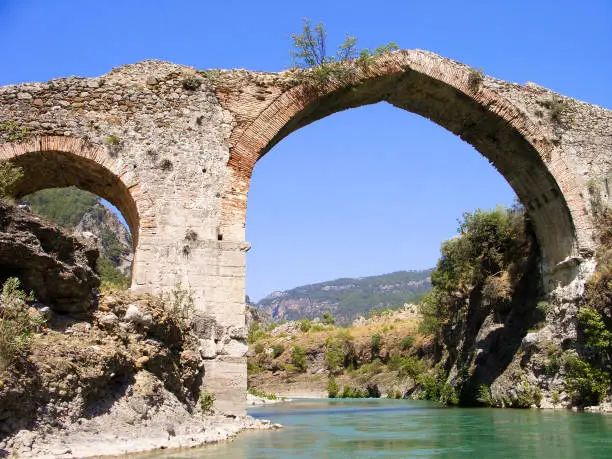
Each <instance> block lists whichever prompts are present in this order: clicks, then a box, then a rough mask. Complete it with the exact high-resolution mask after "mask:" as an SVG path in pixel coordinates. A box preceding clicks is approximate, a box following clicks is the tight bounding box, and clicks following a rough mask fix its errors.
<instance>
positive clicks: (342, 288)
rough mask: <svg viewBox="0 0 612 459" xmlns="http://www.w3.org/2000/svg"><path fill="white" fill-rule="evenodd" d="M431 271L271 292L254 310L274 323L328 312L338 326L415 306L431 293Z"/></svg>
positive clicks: (309, 317) (311, 317)
mask: <svg viewBox="0 0 612 459" xmlns="http://www.w3.org/2000/svg"><path fill="white" fill-rule="evenodd" d="M431 271H432V270H431V269H428V270H423V271H397V272H394V273H390V274H383V275H381V276H371V277H360V278H344V279H337V280H334V281H328V282H321V283H319V284H311V285H304V286H301V287H296V288H294V289H292V290H287V291H284V292H274V293H271V294H270V295H268V296H267V297H265V298H264V299H262V300H261V301H259V302H258V303H257V304H256V307H257V309H258V310H260V311H261V312H263V313H265V314H267V315H270V316H271V317H272V318H273V319H274V320H277V321H279V320H298V319H301V318H304V317H306V318H308V319H311V320H312V319H314V318H315V317H320V316H321V315H322V314H323V312H324V311H330V312H331V313H332V314H333V315H334V317H336V320H337V321H338V323H340V324H346V323H350V322H352V321H353V320H354V319H355V318H357V317H358V316H360V315H364V316H366V315H367V314H368V313H369V312H370V311H372V310H374V309H378V308H388V307H394V306H400V305H402V304H404V303H411V302H413V303H416V302H418V301H420V300H421V298H423V296H424V295H425V294H426V293H427V292H429V290H431V278H430V276H431Z"/></svg>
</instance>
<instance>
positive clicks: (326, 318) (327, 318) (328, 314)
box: [321, 311, 336, 325]
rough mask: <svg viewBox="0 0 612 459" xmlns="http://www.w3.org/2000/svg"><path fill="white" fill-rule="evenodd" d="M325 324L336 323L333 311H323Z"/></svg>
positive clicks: (322, 320)
mask: <svg viewBox="0 0 612 459" xmlns="http://www.w3.org/2000/svg"><path fill="white" fill-rule="evenodd" d="M321 322H323V323H324V324H325V325H334V324H335V323H336V319H335V318H334V316H332V314H331V312H329V311H325V312H323V318H322V319H321Z"/></svg>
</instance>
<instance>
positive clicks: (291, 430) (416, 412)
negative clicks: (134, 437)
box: [151, 399, 612, 459]
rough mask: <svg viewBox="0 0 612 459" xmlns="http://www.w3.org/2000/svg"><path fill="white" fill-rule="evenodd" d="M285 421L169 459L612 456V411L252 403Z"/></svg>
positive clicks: (258, 411)
mask: <svg viewBox="0 0 612 459" xmlns="http://www.w3.org/2000/svg"><path fill="white" fill-rule="evenodd" d="M249 414H251V415H252V416H254V417H256V418H265V419H269V420H271V421H272V422H275V423H279V424H283V426H284V428H283V429H280V430H275V431H263V432H262V431H254V432H245V433H241V434H240V435H238V437H236V439H235V440H233V441H231V442H223V443H220V444H217V445H210V446H206V447H203V448H198V449H194V450H189V451H183V452H178V453H170V452H168V451H166V452H165V453H164V454H163V455H157V454H156V455H155V456H151V457H159V458H161V457H168V458H174V459H178V458H190V459H191V458H252V459H255V458H257V459H259V458H262V459H263V458H266V459H268V458H319V457H323V458H351V459H352V458H379V457H380V458H382V457H402V458H411V457H416V458H427V457H436V458H456V457H458V458H468V457H469V458H472V459H475V458H489V457H491V458H500V457H509V458H546V459H555V458H565V457H568V458H569V457H576V458H612V416H610V415H605V414H595V413H576V412H571V411H566V410H556V411H548V410H515V409H490V408H444V407H441V406H439V405H437V404H435V403H431V402H421V401H412V400H385V399H366V400H363V399H362V400H325V399H322V400H300V401H295V402H286V403H280V404H276V405H269V406H264V407H257V408H252V409H250V410H249Z"/></svg>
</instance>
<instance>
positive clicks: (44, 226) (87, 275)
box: [0, 202, 100, 313]
mask: <svg viewBox="0 0 612 459" xmlns="http://www.w3.org/2000/svg"><path fill="white" fill-rule="evenodd" d="M97 259H98V250H97V248H96V247H95V243H94V241H87V240H86V239H81V238H78V237H76V236H70V235H67V234H65V233H64V232H62V230H61V229H60V228H59V227H58V226H56V225H53V224H50V223H48V222H46V221H44V220H42V219H41V218H39V217H37V216H35V215H34V214H32V213H30V212H28V211H27V210H26V209H21V208H17V207H13V206H9V205H7V204H6V203H3V202H0V280H5V279H7V278H8V277H12V276H14V277H18V278H19V279H20V280H21V283H22V285H23V287H24V288H25V289H26V290H28V291H30V290H31V291H33V292H34V294H35V295H36V298H37V299H38V300H39V301H41V302H42V303H45V304H47V305H49V306H50V307H51V308H52V309H54V310H55V311H58V312H70V313H74V312H83V311H87V310H89V309H91V307H92V306H93V305H94V303H95V298H96V296H95V293H96V289H97V288H98V286H99V284H100V281H99V279H98V276H97V274H96V271H95V266H96V261H97Z"/></svg>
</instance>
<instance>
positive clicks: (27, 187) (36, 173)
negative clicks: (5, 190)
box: [0, 136, 155, 278]
mask: <svg viewBox="0 0 612 459" xmlns="http://www.w3.org/2000/svg"><path fill="white" fill-rule="evenodd" d="M0 160H10V161H11V162H12V163H13V164H14V165H16V166H19V167H21V168H22V169H23V171H24V178H23V179H22V180H21V181H19V183H18V184H17V185H16V186H15V188H14V189H13V190H12V193H13V195H14V197H15V198H20V197H23V196H25V195H28V194H30V193H34V192H36V191H39V190H42V189H45V188H61V187H68V186H75V187H77V188H80V189H82V190H85V191H89V192H91V193H94V194H96V195H98V196H100V197H102V198H104V199H106V200H107V201H109V202H110V203H112V204H113V205H114V206H116V207H117V208H118V209H119V210H120V211H121V213H122V214H123V216H124V217H125V219H126V221H127V223H128V226H129V227H130V231H131V233H132V240H133V250H134V251H135V252H136V249H137V247H138V242H139V239H140V235H141V231H145V232H146V231H147V229H149V228H152V227H155V224H154V223H155V217H154V215H151V213H150V208H151V205H150V202H149V199H148V198H147V196H146V195H145V194H143V193H141V191H140V185H139V181H138V176H137V175H136V174H135V173H134V172H133V171H131V170H130V168H129V167H128V166H127V165H126V164H124V162H123V161H122V160H121V159H119V158H113V157H111V156H109V155H108V153H107V151H106V149H105V148H103V147H100V146H96V145H92V144H90V143H88V142H86V141H84V140H81V139H76V138H71V137H59V136H41V137H35V138H32V139H30V140H29V141H27V142H24V143H7V144H4V145H1V146H0ZM143 223H144V225H143ZM132 278H134V276H132Z"/></svg>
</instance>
